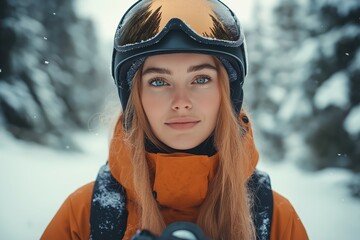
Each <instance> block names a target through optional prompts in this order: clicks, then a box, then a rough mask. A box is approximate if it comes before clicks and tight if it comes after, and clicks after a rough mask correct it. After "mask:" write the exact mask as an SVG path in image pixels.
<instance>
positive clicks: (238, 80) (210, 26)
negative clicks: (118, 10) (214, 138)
mask: <svg viewBox="0 0 360 240" xmlns="http://www.w3.org/2000/svg"><path fill="white" fill-rule="evenodd" d="M184 52H186V53H204V54H210V55H214V56H216V57H218V58H219V59H220V61H221V62H222V63H223V65H224V66H225V68H226V70H227V72H228V74H229V79H230V89H231V93H230V95H231V96H230V97H231V100H232V103H233V107H234V111H235V112H236V113H237V114H238V113H239V112H240V110H241V106H242V101H243V90H242V85H243V82H244V78H245V76H246V74H247V56H246V46H245V36H244V33H243V29H242V27H241V26H240V23H239V21H238V19H237V17H236V16H235V14H234V13H233V12H232V11H231V9H229V8H228V7H227V6H226V5H225V4H224V3H222V2H221V1H219V0H191V1H184V0H139V1H137V2H136V3H135V4H134V5H132V6H131V7H130V8H129V9H128V10H127V12H126V13H125V14H124V16H123V17H122V19H121V21H120V23H119V25H118V27H117V30H116V34H115V39H114V49H113V55H112V76H113V78H114V81H115V84H116V86H117V88H118V93H119V97H120V101H121V105H122V108H123V111H125V108H126V105H127V102H128V99H129V95H130V91H131V80H132V79H130V80H129V75H130V76H131V77H133V74H134V72H135V71H134V69H135V70H137V68H138V67H139V65H140V64H136V62H140V63H141V62H143V59H144V58H145V57H147V56H150V55H157V54H166V53H184ZM139 60H140V61H139ZM129 72H130V74H129Z"/></svg>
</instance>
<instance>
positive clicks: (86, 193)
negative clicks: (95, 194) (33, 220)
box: [40, 183, 94, 240]
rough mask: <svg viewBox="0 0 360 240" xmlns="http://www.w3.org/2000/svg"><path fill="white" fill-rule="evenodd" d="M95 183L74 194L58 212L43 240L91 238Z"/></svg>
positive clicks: (46, 230) (42, 237)
mask: <svg viewBox="0 0 360 240" xmlns="http://www.w3.org/2000/svg"><path fill="white" fill-rule="evenodd" d="M93 186H94V183H89V184H87V185H85V186H83V187H81V188H79V189H78V190H76V191H75V192H74V193H72V194H71V195H70V196H69V197H68V198H67V199H66V200H65V202H64V203H63V204H62V206H61V207H60V209H59V210H58V211H57V213H56V214H55V216H54V217H53V219H52V220H51V222H50V223H49V225H48V226H47V228H46V229H45V231H44V233H43V235H42V236H41V238H40V239H41V240H48V239H49V240H50V239H51V240H60V239H61V240H62V239H71V240H80V239H89V238H90V207H91V197H92V190H93Z"/></svg>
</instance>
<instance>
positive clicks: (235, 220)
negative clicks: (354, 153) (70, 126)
mask: <svg viewBox="0 0 360 240" xmlns="http://www.w3.org/2000/svg"><path fill="white" fill-rule="evenodd" d="M187 3H188V2H186V1H183V0H141V1H138V2H137V3H135V4H134V5H133V6H132V7H131V8H130V9H129V10H128V11H127V12H126V13H125V15H124V17H123V18H122V20H121V21H120V24H119V26H118V29H117V31H116V35H115V44H114V51H113V64H112V73H113V77H114V80H115V83H116V86H117V88H118V92H119V96H120V100H121V104H122V108H123V114H122V115H121V116H120V117H119V120H118V122H117V124H116V127H115V130H114V135H113V138H112V141H111V145H110V151H109V159H108V164H107V165H106V166H104V167H103V168H102V170H101V171H100V173H99V176H98V179H97V180H96V182H95V183H90V184H88V185H85V186H83V187H81V188H80V189H78V190H77V191H75V192H74V193H73V194H71V195H70V196H69V198H68V199H67V200H66V201H65V202H64V204H63V205H62V207H61V208H60V210H59V211H58V213H57V214H56V215H55V217H54V218H53V220H52V221H51V222H50V224H49V226H48V227H47V229H46V230H45V232H44V234H43V236H42V239H89V238H91V239H110V238H114V239H121V238H123V239H130V238H131V237H132V236H133V235H134V234H135V232H136V230H137V229H148V230H150V231H151V232H153V233H155V234H160V233H161V232H162V231H163V229H164V228H165V227H166V226H167V225H169V224H171V223H174V222H179V221H186V222H192V223H195V224H197V225H198V226H199V227H200V228H201V229H202V230H203V231H204V233H205V235H207V236H208V237H210V238H211V239H256V238H257V239H308V237H307V234H306V231H305V229H304V227H303V225H302V223H301V221H300V219H299V217H298V216H297V214H296V212H295V210H294V209H293V207H292V206H291V204H290V203H289V201H288V200H286V199H285V198H284V197H282V196H281V195H279V194H278V193H276V192H274V191H272V190H271V188H270V183H269V182H268V181H266V180H267V178H266V176H265V177H264V175H263V174H261V173H259V172H258V171H255V167H256V164H257V161H258V153H257V151H256V148H255V146H254V142H253V138H252V130H251V125H250V122H249V119H248V117H247V116H246V114H245V113H244V112H243V111H241V107H242V100H243V90H242V85H243V81H244V78H245V76H246V73H247V59H246V51H245V40H244V35H243V32H242V29H241V27H240V25H239V22H238V20H237V18H236V17H235V16H234V14H233V13H232V11H231V10H230V9H229V8H228V7H226V6H225V5H224V4H223V3H221V2H220V1H218V0H193V1H191V6H189V4H187Z"/></svg>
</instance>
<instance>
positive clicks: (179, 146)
mask: <svg viewBox="0 0 360 240" xmlns="http://www.w3.org/2000/svg"><path fill="white" fill-rule="evenodd" d="M200 143H202V142H201V141H200V142H198V143H197V142H196V143H195V142H193V143H190V142H189V141H187V142H184V143H179V142H177V143H176V144H168V146H169V147H171V148H173V149H177V150H188V149H192V148H194V147H196V146H198V145H199V144H200Z"/></svg>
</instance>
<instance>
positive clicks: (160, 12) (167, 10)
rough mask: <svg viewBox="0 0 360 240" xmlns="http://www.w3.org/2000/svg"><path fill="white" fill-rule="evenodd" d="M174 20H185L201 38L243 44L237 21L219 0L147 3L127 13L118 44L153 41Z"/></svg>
mask: <svg viewBox="0 0 360 240" xmlns="http://www.w3.org/2000/svg"><path fill="white" fill-rule="evenodd" d="M173 18H178V19H180V20H182V22H184V23H185V24H186V25H187V26H188V27H189V28H190V29H191V30H192V31H193V32H194V33H196V35H197V36H199V37H201V38H207V39H210V40H214V41H216V40H219V41H228V42H237V41H242V39H241V38H242V34H241V30H240V26H239V22H238V20H237V18H236V17H235V16H234V15H233V13H232V12H231V11H230V10H229V9H228V8H227V7H226V6H225V5H224V4H222V3H221V2H219V1H217V0H192V1H186V0H143V1H140V2H138V3H137V4H135V5H134V6H133V8H131V9H130V10H129V11H128V12H127V13H126V14H125V16H124V18H123V19H122V22H121V23H120V25H119V27H118V29H117V33H116V36H115V44H116V45H117V47H122V46H126V45H129V44H136V43H141V42H144V41H148V40H151V39H152V38H154V37H155V36H156V35H157V34H159V33H160V32H161V31H162V30H163V29H164V28H165V26H166V24H167V23H168V22H169V21H170V20H171V19H173Z"/></svg>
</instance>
